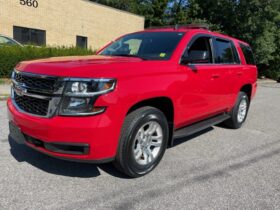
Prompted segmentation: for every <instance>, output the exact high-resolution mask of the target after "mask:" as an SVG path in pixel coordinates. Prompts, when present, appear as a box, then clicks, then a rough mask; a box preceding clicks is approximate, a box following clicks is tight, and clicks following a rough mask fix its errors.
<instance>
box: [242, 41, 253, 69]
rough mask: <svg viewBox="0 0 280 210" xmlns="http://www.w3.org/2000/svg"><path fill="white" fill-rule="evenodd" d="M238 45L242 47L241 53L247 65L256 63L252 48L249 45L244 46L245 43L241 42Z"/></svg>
mask: <svg viewBox="0 0 280 210" xmlns="http://www.w3.org/2000/svg"><path fill="white" fill-rule="evenodd" d="M239 45H240V47H241V49H242V52H243V55H244V57H245V60H246V63H247V64H249V65H256V61H255V57H254V54H253V51H252V49H251V48H250V47H249V46H246V45H244V44H241V43H239Z"/></svg>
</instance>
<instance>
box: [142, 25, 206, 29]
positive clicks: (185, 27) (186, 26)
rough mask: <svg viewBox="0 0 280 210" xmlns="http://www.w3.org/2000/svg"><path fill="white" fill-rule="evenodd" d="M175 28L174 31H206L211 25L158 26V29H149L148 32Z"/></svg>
mask: <svg viewBox="0 0 280 210" xmlns="http://www.w3.org/2000/svg"><path fill="white" fill-rule="evenodd" d="M167 28H173V29H174V30H178V29H205V30H209V25H207V24H188V25H178V24H176V25H170V26H158V27H149V28H147V29H148V30H157V29H167Z"/></svg>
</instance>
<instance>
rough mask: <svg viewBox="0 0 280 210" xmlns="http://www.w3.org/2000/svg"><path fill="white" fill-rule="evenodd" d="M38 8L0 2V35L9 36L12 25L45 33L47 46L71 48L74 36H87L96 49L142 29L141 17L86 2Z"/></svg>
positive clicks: (61, 1) (53, 1) (48, 1)
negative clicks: (44, 31)
mask: <svg viewBox="0 0 280 210" xmlns="http://www.w3.org/2000/svg"><path fill="white" fill-rule="evenodd" d="M37 1H38V3H39V6H38V8H33V7H28V6H22V5H20V3H19V2H20V1H19V0H0V34H4V35H7V36H10V37H13V26H21V27H27V28H35V29H41V30H46V43H47V45H65V46H75V45H76V36H77V35H80V36H86V37H88V46H89V47H91V48H92V49H98V48H100V47H101V46H103V45H105V44H106V43H108V42H109V41H112V40H114V39H115V38H117V37H119V36H121V35H123V34H125V33H130V32H134V31H139V30H143V28H144V18H143V17H141V16H137V15H134V14H130V13H127V12H124V11H120V10H116V9H113V8H110V7H106V6H103V5H100V4H96V3H92V2H89V1H88V0H37Z"/></svg>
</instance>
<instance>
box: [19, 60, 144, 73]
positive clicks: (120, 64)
mask: <svg viewBox="0 0 280 210" xmlns="http://www.w3.org/2000/svg"><path fill="white" fill-rule="evenodd" d="M145 62H149V61H144V60H142V59H141V58H133V57H120V56H118V57H115V56H114V57H111V56H100V55H92V56H75V57H58V58H47V59H41V60H33V61H24V62H21V63H19V64H18V65H17V67H16V69H17V70H19V71H22V72H29V73H34V74H42V75H49V76H61V77H85V78H86V77H106V76H114V75H115V74H116V72H118V74H119V73H120V71H121V72H122V71H125V70H126V69H131V68H133V67H134V68H135V66H139V65H140V64H142V63H145Z"/></svg>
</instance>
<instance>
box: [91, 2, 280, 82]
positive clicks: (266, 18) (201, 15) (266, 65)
mask: <svg viewBox="0 0 280 210" xmlns="http://www.w3.org/2000/svg"><path fill="white" fill-rule="evenodd" d="M93 1H95V2H98V3H101V4H106V5H109V6H112V7H115V8H118V9H122V10H126V11H129V12H132V13H135V14H139V15H143V16H145V18H146V22H145V25H146V27H149V26H162V25H174V24H188V23H207V24H209V25H210V28H211V29H212V30H215V31H220V32H223V33H225V34H228V35H230V36H233V37H236V38H239V39H242V40H244V41H246V42H248V43H250V44H251V46H252V47H253V50H254V52H255V54H256V59H257V62H258V64H259V67H260V70H261V71H264V70H265V72H266V73H267V74H270V75H272V76H273V77H278V76H279V77H280V1H279V0H266V1H264V0H207V1H205V0H119V1H115V0H93ZM261 74H262V72H261Z"/></svg>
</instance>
